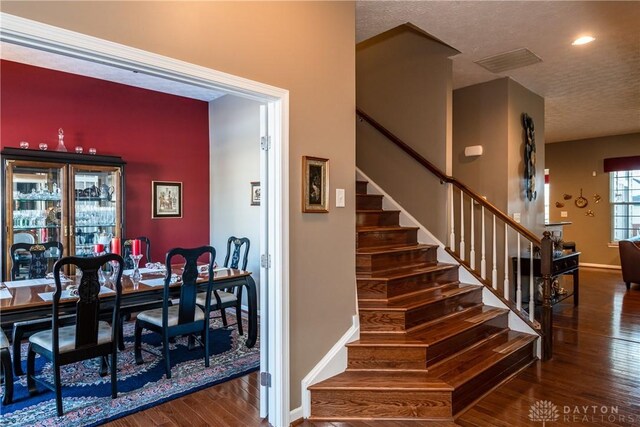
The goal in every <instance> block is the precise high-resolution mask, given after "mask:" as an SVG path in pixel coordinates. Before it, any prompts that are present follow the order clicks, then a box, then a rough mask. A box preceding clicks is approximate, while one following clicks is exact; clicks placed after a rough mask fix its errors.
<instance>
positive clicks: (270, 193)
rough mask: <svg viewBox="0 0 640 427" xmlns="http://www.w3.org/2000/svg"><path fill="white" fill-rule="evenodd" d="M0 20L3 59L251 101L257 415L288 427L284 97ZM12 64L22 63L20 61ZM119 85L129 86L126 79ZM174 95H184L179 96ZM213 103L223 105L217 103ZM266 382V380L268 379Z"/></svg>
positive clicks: (178, 64)
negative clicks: (254, 115) (254, 112)
mask: <svg viewBox="0 0 640 427" xmlns="http://www.w3.org/2000/svg"><path fill="white" fill-rule="evenodd" d="M0 18H1V19H0V21H1V27H0V40H1V41H2V44H3V58H4V57H5V55H7V53H8V51H9V49H5V47H7V48H12V49H15V50H16V51H22V53H23V54H24V58H30V59H29V60H31V61H33V60H34V58H37V57H55V59H56V60H57V61H58V62H59V63H61V64H67V65H66V66H68V67H70V70H64V69H62V70H61V71H71V70H72V72H73V73H74V74H82V75H87V76H90V77H96V76H95V75H92V74H91V72H92V71H89V70H96V69H103V70H108V71H109V73H110V75H116V74H121V75H124V76H126V77H127V78H137V77H144V78H143V79H140V80H144V82H145V83H144V84H148V85H155V84H158V85H159V87H153V86H150V87H149V86H139V87H144V88H147V89H151V90H157V91H165V93H174V92H171V91H172V90H178V91H181V90H185V91H188V92H189V93H191V95H190V96H191V97H194V98H196V99H200V98H198V96H211V93H215V94H216V96H215V97H214V98H208V99H206V101H207V102H209V103H210V105H209V109H210V111H211V110H212V109H214V108H215V105H214V103H215V102H216V99H218V98H220V96H222V95H224V96H223V98H224V97H226V96H229V99H230V100H232V98H231V97H235V98H238V99H241V100H243V101H247V102H248V101H251V102H253V103H257V104H254V106H258V107H259V108H258V110H259V112H258V113H259V116H258V119H257V120H258V123H259V128H260V131H259V139H258V141H255V144H256V150H258V153H259V155H258V157H259V163H258V164H259V173H258V175H259V176H258V178H257V179H256V178H253V177H252V178H250V179H251V181H249V182H247V183H245V184H244V185H246V186H247V187H248V186H249V185H250V182H259V183H260V205H259V207H256V209H259V215H258V217H259V227H258V235H259V237H258V240H259V242H260V244H259V245H255V246H253V248H254V249H256V252H257V254H258V255H259V260H260V263H259V272H260V274H259V278H260V282H261V286H260V297H259V301H260V307H259V312H260V315H261V316H260V317H261V318H260V324H261V330H260V335H261V336H260V343H261V368H260V370H261V372H263V373H264V374H265V375H261V377H264V378H265V382H264V384H267V383H270V386H266V385H265V386H263V387H261V410H260V412H261V415H262V416H266V417H267V418H268V421H269V423H270V424H272V425H274V426H276V427H279V426H284V425H288V424H289V325H288V311H289V309H288V284H289V265H288V259H289V256H288V233H289V230H288V204H289V201H288V114H289V107H288V99H289V93H288V91H287V90H285V89H280V88H276V87H273V86H269V85H266V84H262V83H259V82H255V81H251V80H248V79H244V78H242V77H238V76H232V75H229V74H226V73H221V72H218V71H216V70H212V69H208V68H205V67H201V66H198V65H194V64H189V63H185V62H183V61H179V60H175V59H172V58H167V57H163V56H161V55H156V54H153V53H150V52H146V51H142V50H138V49H133V48H131V47H128V46H124V45H120V44H117V43H113V42H109V41H106V40H100V39H96V38H94V37H89V36H86V35H84V34H81V33H76V32H72V31H68V30H64V29H60V28H55V27H51V26H49V25H45V24H41V23H38V22H35V21H31V20H27V19H23V18H19V17H15V16H12V15H7V14H4V13H2V14H1V16H0ZM12 60H15V58H14V59H12ZM18 62H24V63H28V61H27V60H26V59H24V60H22V61H18ZM32 65H36V66H43V64H40V65H38V64H32ZM45 68H46V66H45ZM83 70H84V71H83ZM112 81H114V80H112ZM122 83H124V84H128V85H135V84H133V83H132V82H131V81H128V82H122ZM160 87H163V88H164V89H161V88H160ZM174 94H179V95H180V96H189V95H187V94H186V93H182V92H179V93H174ZM218 102H221V101H220V100H219V99H218ZM258 147H259V148H258ZM209 172H210V178H212V177H213V176H214V171H212V170H211V169H210V171H209ZM217 172H218V171H215V173H217ZM254 172H255V171H254ZM254 179H255V181H254ZM212 188H215V186H212ZM236 190H237V192H238V193H243V194H246V199H247V204H249V203H250V198H249V195H250V192H249V188H246V190H243V189H240V188H236ZM214 198H215V197H214ZM214 198H210V200H209V202H210V203H209V205H210V209H212V210H214V209H216V208H217V206H215V205H214V203H213V202H214ZM0 215H1V213H0ZM215 219H216V217H215V215H212V217H211V220H215ZM210 230H211V235H210V237H211V241H210V243H212V244H215V243H216V242H217V241H218V240H219V237H218V236H217V234H216V224H215V223H213V222H212V223H210ZM225 233H226V232H225ZM226 234H227V233H226ZM238 237H241V236H238ZM257 246H259V250H258V247H257ZM216 249H218V252H219V253H220V254H223V253H224V252H225V249H226V248H223V247H220V243H219V242H218V243H217V246H216ZM222 256H223V255H222ZM269 377H270V381H268V380H266V379H267V378H269Z"/></svg>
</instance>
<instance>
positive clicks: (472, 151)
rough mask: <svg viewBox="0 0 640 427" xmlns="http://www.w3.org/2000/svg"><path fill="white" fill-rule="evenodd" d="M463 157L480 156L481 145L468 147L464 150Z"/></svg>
mask: <svg viewBox="0 0 640 427" xmlns="http://www.w3.org/2000/svg"><path fill="white" fill-rule="evenodd" d="M464 155H465V157H476V156H482V145H470V146H468V147H465V149H464Z"/></svg>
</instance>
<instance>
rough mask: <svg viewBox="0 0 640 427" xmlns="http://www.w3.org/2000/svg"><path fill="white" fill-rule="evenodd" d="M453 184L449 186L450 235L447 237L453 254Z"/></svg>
mask: <svg viewBox="0 0 640 427" xmlns="http://www.w3.org/2000/svg"><path fill="white" fill-rule="evenodd" d="M453 203H454V202H453V184H449V209H450V210H451V212H450V218H449V221H450V222H451V234H450V235H449V247H450V248H451V250H452V251H453V252H455V251H456V228H455V227H456V220H455V212H454V211H455V209H454V208H453Z"/></svg>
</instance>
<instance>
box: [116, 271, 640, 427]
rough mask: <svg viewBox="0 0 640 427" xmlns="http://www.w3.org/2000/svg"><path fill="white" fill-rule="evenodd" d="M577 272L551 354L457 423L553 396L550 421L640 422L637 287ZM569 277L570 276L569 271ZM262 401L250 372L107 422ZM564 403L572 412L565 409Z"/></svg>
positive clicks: (499, 418) (233, 416) (166, 417)
mask: <svg viewBox="0 0 640 427" xmlns="http://www.w3.org/2000/svg"><path fill="white" fill-rule="evenodd" d="M580 276H581V277H580V287H581V301H580V307H578V308H574V307H573V301H572V299H568V300H567V301H566V302H564V303H562V304H560V305H558V306H556V307H555V309H554V312H555V318H554V319H555V343H554V345H555V349H554V350H555V351H554V357H553V359H552V360H551V361H549V362H545V363H542V362H539V361H538V362H536V363H535V364H533V365H532V366H530V367H529V368H527V369H525V370H524V371H522V372H520V373H519V374H518V375H517V376H515V377H514V378H513V379H511V380H510V381H509V382H507V383H506V384H503V385H502V386H500V387H498V388H497V389H495V390H494V391H492V392H491V393H489V394H488V395H487V396H485V397H484V398H483V399H482V400H480V401H479V402H477V403H476V404H475V405H473V406H472V407H471V408H470V409H469V410H467V411H466V412H464V413H463V414H462V415H461V416H460V417H458V419H457V420H456V423H457V424H459V425H462V426H487V427H488V426H492V427H493V426H504V427H507V426H541V425H542V422H533V421H531V420H529V418H528V416H529V410H530V408H531V405H534V404H535V403H536V402H537V401H539V400H548V401H550V402H552V403H553V404H554V405H556V406H557V408H558V412H559V418H558V419H557V421H554V422H551V423H548V425H549V426H550V427H551V426H556V425H565V426H585V425H586V426H588V425H593V426H633V425H640V286H638V285H633V286H632V288H631V291H630V292H627V291H626V288H625V286H624V283H623V282H622V279H621V276H620V272H619V271H615V270H597V269H588V268H582V269H581V270H580ZM565 279H566V280H570V278H569V276H567V277H566V278H565ZM258 404H259V391H258V377H257V374H251V375H248V376H246V377H242V378H238V379H235V380H233V381H229V382H227V383H224V384H221V385H218V386H215V387H211V388H209V389H206V390H202V391H200V392H197V393H194V394H190V395H187V396H184V397H182V398H179V399H176V400H173V401H171V402H168V403H165V404H162V405H159V406H156V407H153V408H150V409H148V410H145V411H142V412H139V413H136V414H133V415H130V416H128V417H125V418H122V419H120V420H116V421H114V422H112V423H109V424H107V425H109V426H121V427H125V426H126V427H129V426H136V427H137V426H145V427H146V426H205V425H211V426H225V427H242V426H267V425H268V424H267V423H266V422H265V421H263V420H261V419H260V418H259V412H258V406H259V405H258ZM594 405H595V406H596V408H595V409H594V408H593V406H594ZM583 406H589V407H588V408H583ZM565 407H567V408H565ZM576 407H577V412H574V411H575V408H576ZM612 407H613V408H612ZM605 408H606V410H607V413H604V409H605ZM565 409H569V410H570V412H571V413H570V414H565V413H564V411H565ZM616 411H617V413H615V412H616ZM297 425H299V426H303V427H333V426H335V427H347V426H351V427H369V426H371V427H374V426H384V427H401V426H406V427H411V426H425V427H429V426H433V427H444V426H447V425H452V424H450V423H425V422H403V421H395V422H383V423H380V422H367V421H358V422H349V423H345V422H333V423H331V422H317V421H316V422H312V421H303V422H302V423H299V424H297Z"/></svg>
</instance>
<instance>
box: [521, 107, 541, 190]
mask: <svg viewBox="0 0 640 427" xmlns="http://www.w3.org/2000/svg"><path fill="white" fill-rule="evenodd" d="M522 126H523V127H524V133H525V140H524V142H525V144H524V186H525V192H526V196H527V200H529V201H532V200H535V199H536V196H537V195H538V193H537V191H536V134H535V130H534V126H533V119H532V118H531V117H529V115H528V114H527V113H523V114H522Z"/></svg>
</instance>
